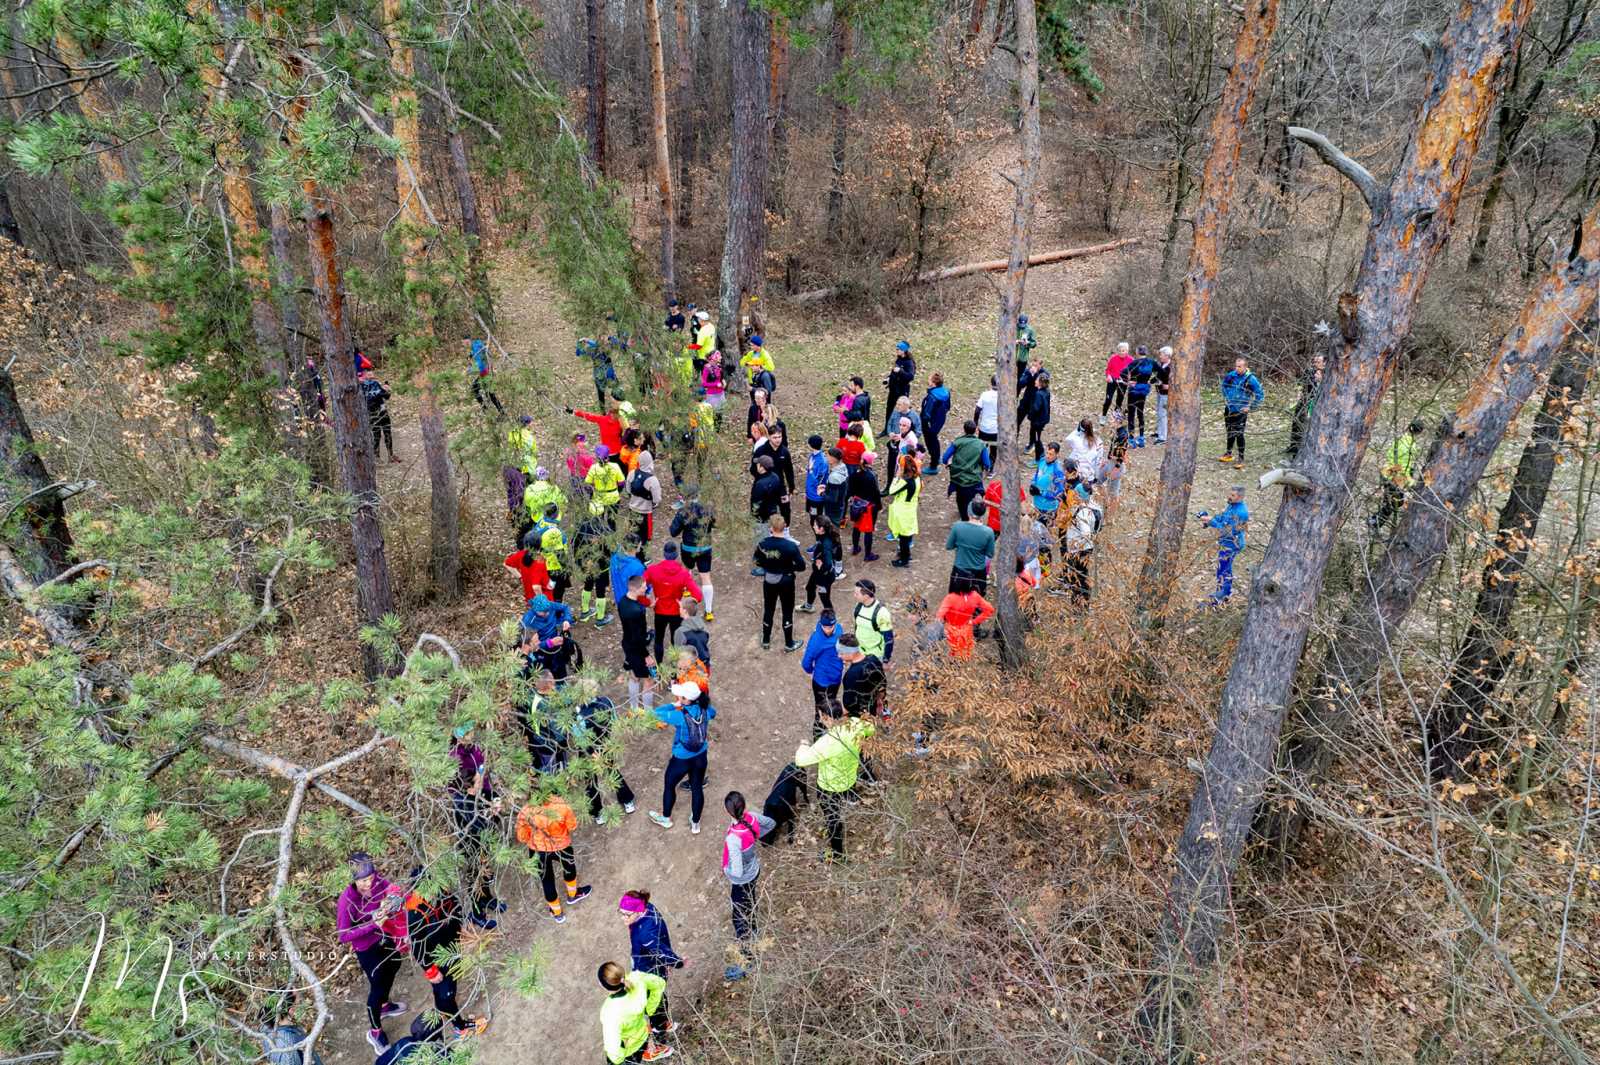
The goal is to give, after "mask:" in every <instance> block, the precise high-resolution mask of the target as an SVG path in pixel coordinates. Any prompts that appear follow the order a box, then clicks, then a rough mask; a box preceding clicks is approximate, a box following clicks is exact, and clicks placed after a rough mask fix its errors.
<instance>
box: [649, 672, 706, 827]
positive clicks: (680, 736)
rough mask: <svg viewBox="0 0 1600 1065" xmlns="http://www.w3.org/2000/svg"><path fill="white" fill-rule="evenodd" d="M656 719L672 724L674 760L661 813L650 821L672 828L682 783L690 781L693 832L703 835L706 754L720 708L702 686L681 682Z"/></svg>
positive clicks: (652, 814) (663, 788)
mask: <svg viewBox="0 0 1600 1065" xmlns="http://www.w3.org/2000/svg"><path fill="white" fill-rule="evenodd" d="M654 712H655V716H656V720H657V721H660V722H662V723H664V724H667V725H671V726H672V728H673V734H672V757H671V758H670V759H668V761H667V769H666V775H665V777H664V779H663V781H662V786H661V811H660V812H659V813H657V812H656V811H655V810H651V811H650V820H652V821H654V822H655V823H656V824H657V825H660V826H661V827H662V828H671V827H672V807H673V805H674V804H675V803H676V802H677V801H678V782H679V781H681V780H683V779H684V778H685V777H687V778H688V779H689V831H690V833H691V834H693V835H696V836H698V835H699V834H700V814H701V812H702V811H703V810H704V809H705V805H706V791H705V785H706V752H707V751H709V750H710V748H711V719H712V718H714V717H716V716H717V708H716V707H714V706H712V705H711V700H710V699H709V698H708V697H707V696H706V695H705V693H704V692H702V691H701V690H700V686H699V685H698V684H694V683H692V682H689V681H680V682H679V683H677V684H674V685H673V686H672V702H671V703H670V704H666V703H663V704H662V705H661V706H658V707H656V708H655V711H654Z"/></svg>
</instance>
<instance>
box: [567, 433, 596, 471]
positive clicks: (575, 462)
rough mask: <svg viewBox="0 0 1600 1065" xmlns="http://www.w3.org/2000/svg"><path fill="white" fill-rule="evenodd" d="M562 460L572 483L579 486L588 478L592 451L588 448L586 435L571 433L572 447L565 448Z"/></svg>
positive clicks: (592, 459)
mask: <svg viewBox="0 0 1600 1065" xmlns="http://www.w3.org/2000/svg"><path fill="white" fill-rule="evenodd" d="M562 458H564V459H565V460H566V463H567V473H568V474H569V475H570V476H571V477H572V483H573V484H581V483H582V482H583V479H584V478H585V477H587V476H589V467H590V466H593V465H594V449H593V448H591V447H590V446H589V437H588V434H586V433H584V432H582V431H579V432H576V433H573V434H572V446H571V447H569V448H567V450H566V452H565V453H564V454H563V455H562Z"/></svg>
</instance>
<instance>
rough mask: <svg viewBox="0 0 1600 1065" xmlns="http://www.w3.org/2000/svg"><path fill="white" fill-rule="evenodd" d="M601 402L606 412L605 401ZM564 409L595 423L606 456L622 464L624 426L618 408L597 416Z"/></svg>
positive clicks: (570, 408)
mask: <svg viewBox="0 0 1600 1065" xmlns="http://www.w3.org/2000/svg"><path fill="white" fill-rule="evenodd" d="M600 402H601V405H602V407H601V409H602V410H604V404H605V400H604V399H603V398H602V399H601V401H600ZM564 409H565V410H566V412H567V413H568V414H571V415H573V416H574V417H577V418H582V419H583V420H584V421H586V422H592V423H594V425H595V427H596V428H597V429H599V431H600V443H601V444H603V445H605V449H606V454H607V455H608V456H610V457H611V461H613V462H617V463H620V462H621V456H622V430H623V428H624V426H623V424H622V418H621V417H620V415H619V413H618V410H617V409H616V408H613V409H612V410H610V411H607V412H605V413H602V414H596V413H594V412H592V411H586V410H575V409H574V408H572V407H566V408H564ZM596 457H597V458H598V457H599V455H598V452H597V453H596Z"/></svg>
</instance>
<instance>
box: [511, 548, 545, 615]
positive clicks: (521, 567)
mask: <svg viewBox="0 0 1600 1065" xmlns="http://www.w3.org/2000/svg"><path fill="white" fill-rule="evenodd" d="M505 567H506V569H508V570H510V571H511V572H512V573H515V574H516V575H517V576H518V577H521V578H522V605H523V607H524V608H526V607H527V605H528V602H529V601H530V600H531V599H533V597H534V596H536V595H538V594H539V593H540V592H544V593H545V594H547V595H548V594H549V593H550V567H549V566H547V565H546V564H545V561H544V556H543V555H541V554H539V553H538V552H536V551H525V550H523V549H521V548H518V549H517V550H515V551H513V552H511V554H509V555H507V556H506V561H505Z"/></svg>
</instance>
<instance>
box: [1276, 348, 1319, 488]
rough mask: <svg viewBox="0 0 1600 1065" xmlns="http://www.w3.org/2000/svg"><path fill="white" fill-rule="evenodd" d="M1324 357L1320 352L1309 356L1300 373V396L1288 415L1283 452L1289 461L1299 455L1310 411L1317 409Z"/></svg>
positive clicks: (1309, 421) (1308, 422)
mask: <svg viewBox="0 0 1600 1065" xmlns="http://www.w3.org/2000/svg"><path fill="white" fill-rule="evenodd" d="M1325 365H1326V359H1325V358H1324V357H1323V356H1322V354H1321V353H1318V354H1316V355H1313V356H1311V362H1310V364H1309V365H1308V366H1306V370H1305V373H1303V374H1301V375H1300V398H1299V399H1297V400H1296V401H1295V404H1294V411H1293V413H1291V414H1290V416H1289V446H1288V447H1287V448H1285V449H1284V450H1285V452H1286V453H1287V454H1288V456H1289V461H1290V462H1293V461H1294V460H1295V459H1297V458H1299V457H1300V445H1301V444H1303V443H1305V439H1306V426H1307V425H1309V424H1310V423H1311V412H1312V411H1314V410H1316V409H1317V392H1318V391H1319V390H1320V389H1321V388H1322V368H1323V367H1324V366H1325Z"/></svg>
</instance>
